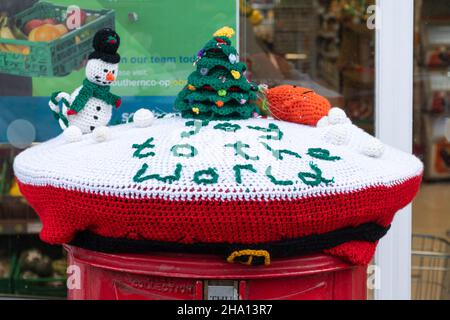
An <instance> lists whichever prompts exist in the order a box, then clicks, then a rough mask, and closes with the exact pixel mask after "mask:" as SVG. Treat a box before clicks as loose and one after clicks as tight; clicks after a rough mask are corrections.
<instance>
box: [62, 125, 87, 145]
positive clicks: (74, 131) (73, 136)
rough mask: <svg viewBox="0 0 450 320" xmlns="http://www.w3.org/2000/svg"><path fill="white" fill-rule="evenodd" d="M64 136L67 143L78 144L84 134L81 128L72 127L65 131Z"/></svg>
mask: <svg viewBox="0 0 450 320" xmlns="http://www.w3.org/2000/svg"><path fill="white" fill-rule="evenodd" d="M63 135H64V139H66V141H67V142H77V141H80V140H81V137H82V136H83V133H82V132H81V129H80V128H78V127H75V126H70V127H68V128H66V129H65V130H64V132H63Z"/></svg>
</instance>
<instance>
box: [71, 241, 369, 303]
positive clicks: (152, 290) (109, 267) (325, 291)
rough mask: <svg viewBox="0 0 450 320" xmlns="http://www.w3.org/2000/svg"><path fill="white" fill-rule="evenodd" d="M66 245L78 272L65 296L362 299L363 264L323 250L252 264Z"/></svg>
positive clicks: (212, 258) (196, 298)
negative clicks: (325, 253)
mask: <svg viewBox="0 0 450 320" xmlns="http://www.w3.org/2000/svg"><path fill="white" fill-rule="evenodd" d="M66 250H67V251H68V255H69V263H70V265H72V266H75V267H72V271H74V272H79V277H78V279H79V283H78V284H76V285H75V286H73V287H72V288H71V289H69V293H68V297H69V299H111V300H116V299H117V300H125V299H144V300H158V299H167V300H172V299H185V300H214V299H229V300H232V299H234V300H237V299H239V300H266V299H267V300H271V299H286V300H306V299H326V300H350V299H366V267H364V266H353V265H349V264H347V263H345V262H343V261H341V260H339V259H337V258H334V257H331V256H326V255H311V256H303V257H297V258H290V259H279V260H275V261H273V262H272V264H271V265H270V266H258V267H255V266H246V265H241V264H229V263H227V262H224V261H223V259H222V258H220V257H218V256H211V255H192V254H167V253H158V254H156V253H154V254H147V255H133V254H106V253H100V252H94V251H89V250H85V249H80V248H77V247H73V246H66ZM77 285H78V286H77Z"/></svg>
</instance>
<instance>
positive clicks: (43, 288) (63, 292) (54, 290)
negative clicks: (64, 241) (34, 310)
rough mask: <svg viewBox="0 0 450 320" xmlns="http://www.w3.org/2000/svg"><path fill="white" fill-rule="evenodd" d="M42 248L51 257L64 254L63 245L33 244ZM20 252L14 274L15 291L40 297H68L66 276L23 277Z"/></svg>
mask: <svg viewBox="0 0 450 320" xmlns="http://www.w3.org/2000/svg"><path fill="white" fill-rule="evenodd" d="M33 247H37V248H39V249H41V250H42V252H43V253H44V254H46V255H49V256H50V257H51V258H60V257H61V256H62V249H61V247H58V248H54V247H51V246H48V245H45V244H43V243H40V245H39V246H36V245H33ZM18 257H20V254H18V255H17V259H16V266H15V269H14V274H13V288H14V293H15V294H18V295H24V296H40V297H60V298H65V297H67V285H66V281H67V279H66V278H53V277H49V278H38V279H23V278H22V277H21V271H22V265H21V262H20V259H19V258H18ZM57 282H58V283H60V284H61V285H60V286H52V285H51V284H52V283H57Z"/></svg>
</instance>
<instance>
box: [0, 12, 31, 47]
mask: <svg viewBox="0 0 450 320" xmlns="http://www.w3.org/2000/svg"><path fill="white" fill-rule="evenodd" d="M0 39H8V40H26V39H27V37H26V35H24V34H23V32H22V30H20V29H19V28H18V27H17V26H16V24H15V23H14V22H13V21H12V20H10V19H9V18H8V17H7V16H5V15H2V16H0ZM0 51H3V52H12V53H18V54H23V55H28V54H29V53H30V48H29V47H27V46H22V45H16V44H10V43H0Z"/></svg>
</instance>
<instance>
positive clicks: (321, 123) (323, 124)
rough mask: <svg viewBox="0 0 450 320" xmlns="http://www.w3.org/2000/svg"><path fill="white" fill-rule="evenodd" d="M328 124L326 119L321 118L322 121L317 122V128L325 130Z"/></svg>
mask: <svg viewBox="0 0 450 320" xmlns="http://www.w3.org/2000/svg"><path fill="white" fill-rule="evenodd" d="M328 126H329V123H328V117H327V116H325V117H322V119H320V120H319V122H317V128H325V127H328Z"/></svg>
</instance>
